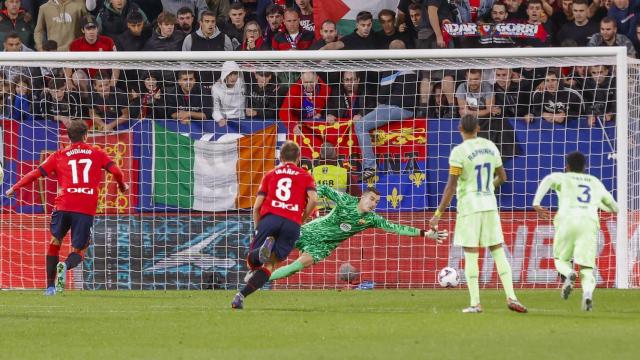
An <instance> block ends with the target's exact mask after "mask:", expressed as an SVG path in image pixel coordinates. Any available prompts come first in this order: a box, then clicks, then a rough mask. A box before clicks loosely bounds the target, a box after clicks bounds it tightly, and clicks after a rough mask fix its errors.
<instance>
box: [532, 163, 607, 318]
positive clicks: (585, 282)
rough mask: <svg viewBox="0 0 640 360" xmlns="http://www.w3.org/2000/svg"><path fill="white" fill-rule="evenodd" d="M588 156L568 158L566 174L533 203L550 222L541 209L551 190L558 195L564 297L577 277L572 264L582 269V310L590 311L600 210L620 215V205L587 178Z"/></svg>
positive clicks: (556, 254) (557, 256) (548, 181)
mask: <svg viewBox="0 0 640 360" xmlns="http://www.w3.org/2000/svg"><path fill="white" fill-rule="evenodd" d="M585 163H586V160H585V156H584V155H583V154H581V153H579V152H577V151H576V152H572V153H570V154H569V155H567V157H566V172H565V173H552V174H550V175H547V176H546V177H545V178H544V179H543V180H542V182H541V183H540V185H539V186H538V191H536V196H535V198H534V199H533V208H534V209H535V210H536V212H537V213H538V215H539V216H540V217H541V218H543V219H550V218H551V213H550V211H549V210H548V209H545V208H543V207H542V206H540V202H541V201H542V198H544V196H545V195H546V193H547V192H548V191H549V189H553V190H554V191H555V192H556V193H557V194H558V212H557V213H556V216H555V217H554V219H553V226H554V227H555V235H554V237H553V259H554V263H555V266H556V269H557V270H558V272H559V273H560V274H561V275H562V276H563V277H564V278H565V280H564V284H563V285H562V291H561V296H562V298H563V299H565V300H566V299H568V298H569V294H570V293H571V290H572V289H573V286H574V284H575V281H576V279H577V277H578V274H577V273H576V272H575V271H574V270H573V265H572V264H571V260H572V259H573V262H574V263H575V264H577V265H578V266H579V268H580V281H581V283H582V310H584V311H591V309H592V307H593V290H594V289H595V288H596V279H595V277H594V275H593V268H594V267H595V266H596V253H597V248H598V230H599V229H600V220H599V218H598V209H602V210H604V211H608V212H614V213H617V212H618V204H617V203H616V201H615V200H614V199H613V196H611V194H610V193H609V192H608V191H607V189H606V188H605V187H604V185H603V184H602V182H600V180H598V179H597V178H596V177H594V176H591V175H588V174H585V173H584V169H585Z"/></svg>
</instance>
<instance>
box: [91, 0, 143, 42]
mask: <svg viewBox="0 0 640 360" xmlns="http://www.w3.org/2000/svg"><path fill="white" fill-rule="evenodd" d="M132 12H139V13H140V14H141V15H142V18H143V22H144V23H148V21H147V15H145V13H144V12H143V11H142V9H140V7H139V6H138V4H136V3H134V2H133V1H131V0H106V1H105V2H104V6H103V7H102V9H100V12H98V16H97V17H96V21H97V22H98V28H99V29H100V33H101V34H102V35H105V36H108V37H110V38H114V37H116V36H118V35H120V34H122V33H123V32H125V31H126V30H127V16H129V14H130V13H132Z"/></svg>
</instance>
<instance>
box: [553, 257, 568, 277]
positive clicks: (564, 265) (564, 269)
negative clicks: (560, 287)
mask: <svg viewBox="0 0 640 360" xmlns="http://www.w3.org/2000/svg"><path fill="white" fill-rule="evenodd" d="M553 263H554V264H555V266H556V270H558V272H559V273H560V274H562V276H564V277H565V278H567V277H569V274H571V272H572V271H573V266H571V262H569V261H566V260H560V259H553Z"/></svg>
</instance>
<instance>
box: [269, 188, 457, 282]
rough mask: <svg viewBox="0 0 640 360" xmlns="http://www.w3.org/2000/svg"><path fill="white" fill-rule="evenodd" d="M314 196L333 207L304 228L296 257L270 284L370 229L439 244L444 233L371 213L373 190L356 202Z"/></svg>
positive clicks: (328, 191) (326, 193)
mask: <svg viewBox="0 0 640 360" xmlns="http://www.w3.org/2000/svg"><path fill="white" fill-rule="evenodd" d="M317 190H318V196H319V197H326V198H327V199H328V200H330V201H331V202H333V203H335V207H334V208H333V209H332V210H331V212H330V213H329V214H327V215H325V216H322V217H320V218H317V219H315V220H313V221H311V222H308V223H306V224H304V225H303V226H302V228H301V233H300V240H298V242H297V243H296V248H298V249H299V250H300V257H298V259H297V260H295V261H294V262H293V263H291V264H289V265H287V266H283V267H281V268H279V269H277V270H276V271H274V272H273V273H272V274H271V277H270V278H269V280H270V281H272V280H277V279H282V278H285V277H287V276H291V275H293V274H295V273H297V272H298V271H301V270H302V269H304V268H306V267H309V266H311V265H313V264H315V263H317V262H319V261H322V260H323V259H325V258H327V257H328V256H329V255H331V253H332V252H333V250H335V249H336V248H337V247H338V246H339V245H340V243H341V242H343V241H344V240H346V239H348V238H349V237H351V236H353V235H355V234H357V233H359V232H362V231H364V230H366V229H370V228H379V229H383V230H385V231H388V232H392V233H396V234H399V235H407V236H426V237H428V238H430V239H433V240H436V241H437V242H438V243H442V242H443V241H444V239H446V237H447V231H446V230H443V231H435V230H429V231H425V230H420V229H417V228H414V227H410V226H405V225H400V224H395V223H392V222H390V221H388V220H387V219H385V218H383V217H382V216H380V215H378V214H376V213H375V212H374V210H375V208H376V207H377V206H378V202H379V201H380V193H379V192H378V191H377V190H376V189H374V188H368V189H366V190H364V192H363V193H362V196H361V197H360V198H357V197H354V196H351V195H348V194H344V193H339V192H337V191H336V190H334V189H332V188H330V187H328V186H325V185H321V186H319V187H318V189H317Z"/></svg>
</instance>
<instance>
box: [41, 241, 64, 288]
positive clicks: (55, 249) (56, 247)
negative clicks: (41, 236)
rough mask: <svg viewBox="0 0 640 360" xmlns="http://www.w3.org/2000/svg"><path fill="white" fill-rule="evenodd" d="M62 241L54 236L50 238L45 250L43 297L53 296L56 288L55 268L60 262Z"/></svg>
mask: <svg viewBox="0 0 640 360" xmlns="http://www.w3.org/2000/svg"><path fill="white" fill-rule="evenodd" d="M61 244H62V241H61V240H59V239H58V238H56V237H55V236H52V237H51V241H50V242H49V248H48V249H47V257H46V271H47V290H46V291H45V293H44V294H45V295H55V294H56V288H55V282H56V270H57V269H56V268H57V265H58V262H59V261H60V245H61Z"/></svg>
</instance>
